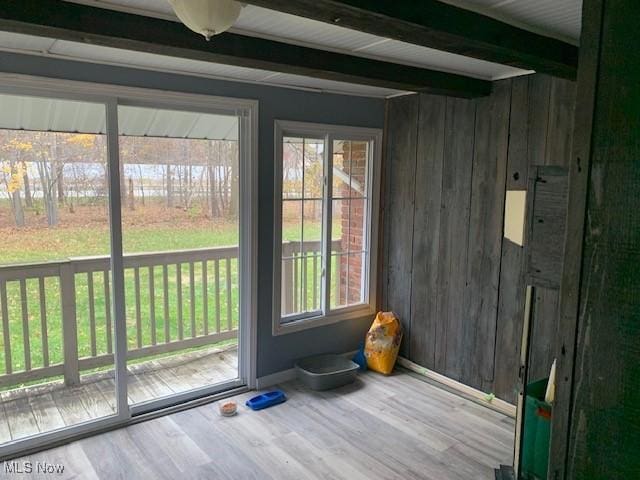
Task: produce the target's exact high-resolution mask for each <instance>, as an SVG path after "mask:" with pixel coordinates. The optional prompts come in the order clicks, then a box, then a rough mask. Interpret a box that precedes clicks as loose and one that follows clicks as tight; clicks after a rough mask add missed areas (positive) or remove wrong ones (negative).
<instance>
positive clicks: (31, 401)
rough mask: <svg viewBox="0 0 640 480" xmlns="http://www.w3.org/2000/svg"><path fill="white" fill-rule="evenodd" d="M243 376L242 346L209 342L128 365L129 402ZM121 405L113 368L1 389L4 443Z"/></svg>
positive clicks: (0, 423) (108, 412) (0, 419)
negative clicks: (76, 378)
mask: <svg viewBox="0 0 640 480" xmlns="http://www.w3.org/2000/svg"><path fill="white" fill-rule="evenodd" d="M237 376H238V353H237V347H236V346H232V347H228V348H226V349H220V348H216V347H214V348H210V349H204V350H197V351H192V352H188V353H183V354H178V355H171V356H166V357H162V358H156V359H154V360H149V361H145V362H142V363H138V364H132V365H131V366H129V377H128V378H129V384H128V394H129V403H131V404H134V403H140V402H144V401H147V400H153V399H156V398H160V397H164V396H166V395H170V394H172V393H180V392H185V391H187V390H191V389H193V388H197V387H203V386H208V385H213V384H215V383H219V382H223V381H227V380H232V379H234V378H237ZM115 411H116V405H115V386H114V377H113V371H111V372H100V373H94V374H89V375H85V376H83V377H82V378H81V384H80V385H78V386H74V387H67V386H65V385H64V383H63V382H62V381H56V382H51V383H47V384H42V385H37V386H31V387H23V388H20V389H15V390H9V391H6V392H2V393H0V444H1V443H4V442H7V441H9V440H12V439H20V438H25V437H28V436H30V435H34V434H37V433H40V432H48V431H51V430H54V429H57V428H62V427H64V426H68V425H75V424H78V423H81V422H85V421H87V420H91V419H95V418H100V417H105V416H107V415H113V414H114V413H115Z"/></svg>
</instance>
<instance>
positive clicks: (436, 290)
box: [381, 75, 575, 402]
mask: <svg viewBox="0 0 640 480" xmlns="http://www.w3.org/2000/svg"><path fill="white" fill-rule="evenodd" d="M574 95H575V93H574V84H573V82H570V81H567V80H561V79H556V78H552V77H549V76H546V75H531V76H524V77H518V78H515V79H509V80H502V81H498V82H495V83H494V89H493V93H492V94H491V96H489V97H483V98H479V99H471V100H466V99H458V98H450V97H444V96H436V95H426V94H420V95H408V96H403V97H398V98H395V99H391V100H389V101H388V109H387V126H386V142H387V144H386V152H387V154H386V158H385V189H384V198H383V204H384V205H383V208H384V215H383V218H384V233H383V238H384V255H383V256H384V258H383V265H382V272H381V275H382V296H383V298H382V305H383V308H385V309H389V310H393V311H394V312H396V313H397V314H398V315H399V317H400V318H401V320H402V322H403V326H404V328H405V340H404V342H403V346H402V350H401V354H402V355H404V356H406V357H407V358H409V359H410V360H412V361H414V362H415V363H418V364H420V365H423V366H425V367H427V368H429V369H432V370H435V371H436V372H438V373H442V374H445V375H447V376H449V377H451V378H453V379H455V380H458V381H460V382H462V383H465V384H467V385H471V386H473V387H475V388H479V389H481V390H484V391H487V392H494V393H495V394H496V395H497V396H498V397H500V398H503V399H505V400H508V401H512V402H513V401H515V398H516V395H515V392H516V384H517V374H518V371H517V370H518V356H519V347H520V338H521V333H522V326H521V323H522V310H523V304H524V254H523V249H522V247H520V246H518V245H515V244H513V243H511V242H510V241H508V240H504V241H503V235H502V231H503V217H504V199H505V190H506V189H512V190H526V188H527V184H528V179H527V175H528V170H529V166H530V165H566V164H567V163H568V161H569V149H570V145H571V132H572V122H573V115H572V114H573V105H574ZM538 292H539V293H538V295H537V298H536V299H535V306H534V314H535V318H536V320H535V321H536V331H535V335H536V337H537V338H536V340H535V341H534V347H533V348H532V360H533V361H534V362H536V365H538V364H539V365H540V367H539V368H538V369H537V370H536V369H534V372H533V375H534V377H533V378H535V377H536V376H538V375H541V374H542V375H544V374H546V373H543V372H546V371H547V370H548V366H547V365H550V361H551V360H550V355H551V353H550V345H551V342H550V341H547V340H550V338H551V335H552V334H551V332H552V330H553V327H554V325H555V310H556V307H557V300H558V295H557V291H554V290H544V289H538Z"/></svg>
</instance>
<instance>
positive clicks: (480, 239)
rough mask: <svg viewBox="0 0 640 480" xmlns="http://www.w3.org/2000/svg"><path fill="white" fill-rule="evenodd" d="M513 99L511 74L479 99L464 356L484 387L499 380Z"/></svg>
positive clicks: (474, 380)
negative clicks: (502, 264) (495, 378)
mask: <svg viewBox="0 0 640 480" xmlns="http://www.w3.org/2000/svg"><path fill="white" fill-rule="evenodd" d="M510 101H511V81H510V80H503V81H500V82H495V83H494V87H493V94H492V95H491V96H490V97H485V98H481V99H479V100H478V101H477V112H476V124H475V140H474V143H475V147H474V155H473V178H472V186H471V208H470V215H469V236H468V242H469V243H468V247H467V251H468V263H467V282H466V289H465V291H464V293H465V295H464V309H465V310H464V313H463V316H462V318H463V319H464V320H465V321H464V325H463V332H464V347H463V348H464V349H463V350H462V351H464V352H466V354H464V355H460V356H461V357H462V359H463V368H462V378H463V380H465V383H468V384H469V385H471V386H474V387H476V388H480V389H483V388H484V387H485V386H489V387H491V385H492V382H493V370H494V350H495V343H496V318H497V311H498V291H499V283H500V256H501V251H502V237H503V234H502V230H503V222H504V220H503V218H504V214H503V212H504V199H505V181H506V171H507V150H508V144H509V109H510ZM462 351H459V352H462Z"/></svg>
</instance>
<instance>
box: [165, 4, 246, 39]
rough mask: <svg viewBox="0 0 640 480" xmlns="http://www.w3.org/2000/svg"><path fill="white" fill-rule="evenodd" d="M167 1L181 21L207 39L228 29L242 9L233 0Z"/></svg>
mask: <svg viewBox="0 0 640 480" xmlns="http://www.w3.org/2000/svg"><path fill="white" fill-rule="evenodd" d="M169 3H170V4H171V6H172V7H173V11H174V12H176V15H177V16H178V18H179V19H180V21H181V22H182V23H184V24H185V25H186V26H187V27H189V28H190V29H191V30H193V31H194V32H196V33H199V34H201V35H204V38H206V39H207V40H209V39H210V38H211V37H212V36H214V35H217V34H219V33H222V32H224V31H225V30H228V29H229V28H230V27H231V26H232V25H233V24H234V22H235V21H236V20H237V19H238V16H239V15H240V10H242V5H241V4H240V2H236V1H235V0H169Z"/></svg>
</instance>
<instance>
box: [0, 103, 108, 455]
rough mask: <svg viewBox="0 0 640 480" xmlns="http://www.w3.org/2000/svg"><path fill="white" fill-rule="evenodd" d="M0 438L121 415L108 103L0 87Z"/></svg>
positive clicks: (12, 438) (6, 439)
mask: <svg viewBox="0 0 640 480" xmlns="http://www.w3.org/2000/svg"><path fill="white" fill-rule="evenodd" d="M0 112H1V114H0V329H1V331H2V333H1V335H0V398H1V402H2V405H1V407H2V408H0V445H2V444H6V443H7V442H9V441H15V440H21V439H24V438H27V437H30V436H33V435H38V434H44V433H49V432H52V431H55V430H58V429H62V428H65V427H70V426H76V425H78V424H81V423H85V422H90V421H94V420H98V419H101V418H104V417H107V416H111V415H114V414H116V412H117V407H116V395H115V392H116V387H115V383H114V356H113V353H114V349H115V345H114V343H115V342H114V330H113V325H112V318H111V285H112V277H111V272H110V242H109V235H110V231H109V210H108V203H109V188H108V169H107V146H106V145H107V141H106V137H105V133H106V132H105V129H106V109H105V105H104V104H99V103H88V102H79V101H70V100H61V99H55V98H43V97H31V96H17V95H0Z"/></svg>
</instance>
